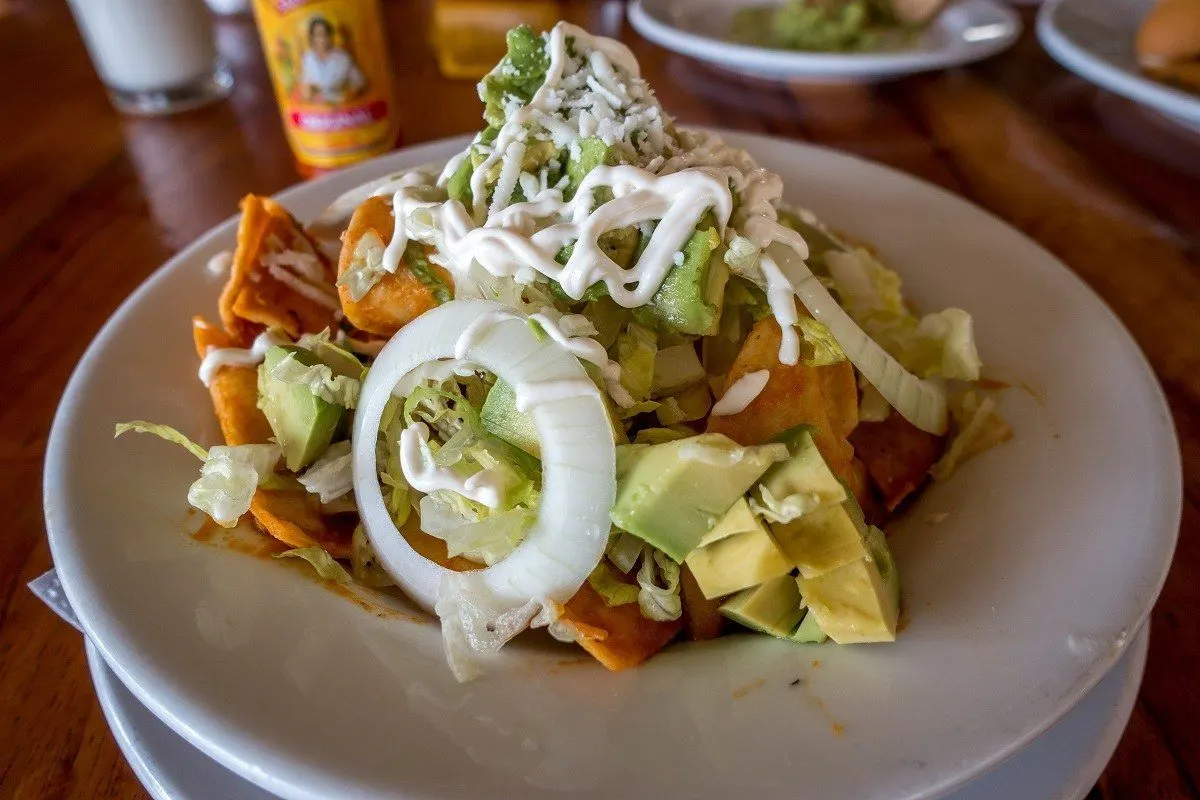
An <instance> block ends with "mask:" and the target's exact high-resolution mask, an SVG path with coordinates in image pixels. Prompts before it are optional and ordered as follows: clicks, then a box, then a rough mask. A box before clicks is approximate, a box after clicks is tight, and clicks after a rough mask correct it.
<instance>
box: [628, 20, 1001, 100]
mask: <svg viewBox="0 0 1200 800" xmlns="http://www.w3.org/2000/svg"><path fill="white" fill-rule="evenodd" d="M770 3H771V0H634V2H632V3H631V4H630V5H629V22H630V24H631V25H633V27H634V29H635V30H636V31H637V32H638V33H640V34H641V35H642V36H645V37H646V38H647V39H649V40H650V41H652V42H654V43H655V44H657V45H660V46H662V47H665V48H666V49H668V50H671V51H673V52H676V53H681V54H683V55H685V56H691V57H692V58H695V59H699V60H700V61H706V62H708V63H710V64H713V65H715V66H718V67H722V68H724V69H727V70H730V71H733V72H739V73H742V74H745V75H752V76H754V77H758V78H767V79H772V80H800V81H813V82H862V83H873V82H877V81H884V80H890V79H893V78H901V77H903V76H905V75H911V74H913V73H917V72H930V71H932V70H938V69H946V68H948V67H956V66H960V65H962V64H970V63H972V62H974V61H979V60H982V59H984V58H989V57H990V56H994V55H996V54H997V53H1000V52H1003V51H1004V50H1007V49H1008V48H1009V47H1010V46H1011V45H1012V43H1013V42H1015V41H1016V40H1017V37H1018V36H1020V35H1021V18H1020V17H1019V16H1017V13H1016V12H1015V11H1013V10H1012V9H1011V8H1008V7H1007V6H1004V5H1002V4H1000V3H998V2H995V1H994V0H959V1H958V2H955V3H953V4H951V5H950V6H949V7H948V8H946V9H945V10H944V11H942V13H941V14H939V15H938V17H937V18H936V19H935V20H934V21H933V22H932V23H930V25H929V26H928V27H927V28H926V29H925V30H924V31H922V32H921V34H920V35H919V36H918V37H917V38H916V39H915V41H913V42H912V44H911V45H909V46H907V47H904V48H896V49H888V50H873V51H865V52H860V53H810V52H802V51H797V50H781V49H776V48H770V47H765V46H763V47H757V46H754V45H748V44H738V43H735V42H731V41H729V39H728V33H729V28H730V24H731V22H732V20H733V15H734V14H735V13H736V12H737V11H738V10H740V9H743V8H747V7H751V6H762V5H769V4H770Z"/></svg>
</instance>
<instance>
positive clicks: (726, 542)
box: [686, 497, 792, 600]
mask: <svg viewBox="0 0 1200 800" xmlns="http://www.w3.org/2000/svg"><path fill="white" fill-rule="evenodd" d="M686 562H687V565H688V568H689V569H691V571H692V575H693V577H695V579H696V583H697V584H698V585H699V586H700V591H701V592H703V593H704V596H705V597H706V598H708V599H709V600H711V599H713V598H714V597H724V596H725V595H727V594H733V593H734V592H738V591H741V590H742V589H745V588H747V587H750V586H757V585H758V584H760V583H764V582H766V581H769V580H771V579H772V578H777V577H779V576H780V575H786V574H787V573H788V572H790V571H791V569H792V564H791V562H789V561H788V560H787V558H785V557H784V555H783V553H782V552H780V550H779V546H778V545H776V544H775V540H774V539H772V538H771V534H770V533H769V532H768V531H767V528H766V526H765V525H763V524H762V522H760V521H759V519H758V518H757V517H755V516H754V514H753V513H751V511H750V506H749V505H748V504H747V503H746V498H744V497H742V498H738V501H737V502H736V503H734V504H733V507H732V508H730V509H729V511H727V512H725V516H723V517H721V519H720V521H718V522H717V524H716V526H715V527H714V528H713V529H712V530H711V531H709V532H708V533H707V534H706V535H705V536H704V538H703V539H701V544H700V546H699V547H697V548H696V549H695V550H693V551H692V552H691V553H689V554H688V557H687V559H686Z"/></svg>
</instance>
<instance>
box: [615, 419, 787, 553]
mask: <svg viewBox="0 0 1200 800" xmlns="http://www.w3.org/2000/svg"><path fill="white" fill-rule="evenodd" d="M780 449H781V448H780V446H779V445H759V446H756V447H742V446H740V445H738V444H737V442H735V441H733V440H732V439H730V438H729V437H727V436H723V435H721V434H719V433H703V434H699V435H697V436H690V437H688V438H686V439H677V440H676V441H673V442H663V443H662V444H654V445H648V446H645V447H642V448H640V449H638V450H635V451H631V457H630V462H629V465H628V469H627V470H626V472H625V474H624V475H622V476H619V477H618V480H617V501H616V504H615V505H614V506H613V510H612V521H613V523H614V524H615V525H616V526H617V527H618V528H620V529H621V530H623V531H628V532H629V533H632V534H633V535H634V536H637V537H638V538H639V539H642V540H643V541H645V542H647V543H649V544H652V545H654V546H655V547H657V548H658V549H659V550H662V551H663V552H664V553H666V554H667V555H669V556H670V557H671V558H673V559H674V560H675V561H677V562H682V561H683V560H684V559H685V558H686V557H687V555H688V554H689V553H691V552H692V551H693V550H695V549H696V546H697V545H698V544H699V543H700V540H701V539H702V538H704V535H705V534H706V533H708V532H709V531H711V530H712V529H713V527H714V526H715V525H716V524H717V522H718V520H720V518H721V517H722V516H724V514H725V512H727V511H728V510H729V507H730V506H732V505H733V504H734V503H735V502H736V501H737V500H738V498H740V497H741V496H742V495H743V494H745V493H746V490H747V489H749V488H750V487H751V486H752V485H753V484H754V482H755V481H756V480H758V478H759V476H760V475H762V474H763V472H765V471H766V469H767V467H769V466H771V464H773V463H774V462H775V460H776V459H777V458H779V457H780V455H781V454H780V452H779V450H780Z"/></svg>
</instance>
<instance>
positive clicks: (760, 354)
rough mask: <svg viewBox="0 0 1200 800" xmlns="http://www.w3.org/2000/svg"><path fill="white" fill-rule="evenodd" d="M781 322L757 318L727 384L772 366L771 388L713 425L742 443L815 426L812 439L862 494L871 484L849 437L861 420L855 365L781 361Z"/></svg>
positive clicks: (711, 421) (831, 465) (711, 423)
mask: <svg viewBox="0 0 1200 800" xmlns="http://www.w3.org/2000/svg"><path fill="white" fill-rule="evenodd" d="M780 338H781V333H780V330H779V323H777V322H776V321H775V320H774V319H773V318H771V317H767V318H766V319H763V320H760V321H759V322H757V323H755V325H754V328H753V329H751V331H750V335H749V336H748V337H746V341H745V342H744V343H743V344H742V349H741V351H740V352H739V353H738V355H737V358H736V359H734V362H733V367H732V368H731V369H730V371H729V377H728V379H727V384H726V385H727V386H728V385H732V384H733V382H734V381H736V380H737V379H738V378H740V377H742V376H743V375H745V374H746V373H748V372H755V371H758V370H762V369H766V370H770V373H771V377H770V379H769V380H768V381H767V385H766V387H764V388H763V390H762V392H761V393H760V394H759V395H758V397H756V398H755V399H754V401H753V402H752V403H750V405H748V406H747V407H746V408H745V410H743V411H741V412H739V413H737V414H731V415H729V416H727V417H710V418H709V420H708V430H709V431H711V432H713V433H723V434H725V435H726V436H728V437H729V438H730V439H733V440H734V441H735V442H738V443H739V444H743V445H752V444H762V443H763V442H766V441H769V440H770V439H771V437H773V436H776V435H778V434H780V433H782V432H783V431H785V430H787V429H788V428H792V427H795V426H796V425H812V426H814V427H815V428H816V433H814V434H813V441H815V442H816V445H817V449H818V450H820V451H821V455H822V456H823V457H824V458H825V461H826V463H828V464H829V468H830V469H831V470H833V473H834V474H835V475H837V476H838V477H839V478H841V479H842V480H844V481H846V483H847V484H849V486H850V487H851V489H852V490H853V491H854V494H855V495H856V496H861V495H862V494H863V493H864V492H865V490H866V487H865V486H864V485H863V483H862V476H861V473H859V472H858V471H856V470H855V469H854V468H853V459H854V449H853V448H852V447H851V446H850V442H849V441H847V437H848V436H849V435H850V432H851V431H853V430H854V428H855V426H856V425H857V424H858V388H857V386H855V383H854V368H853V367H852V366H851V365H850V362H848V361H843V362H841V363H838V364H832V365H830V366H827V367H810V366H807V365H805V364H804V363H803V361H801V362H800V363H798V364H796V365H795V366H791V367H789V366H787V365H785V364H781V363H779V341H780Z"/></svg>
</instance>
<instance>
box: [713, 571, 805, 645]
mask: <svg viewBox="0 0 1200 800" xmlns="http://www.w3.org/2000/svg"><path fill="white" fill-rule="evenodd" d="M719 610H720V612H721V613H722V614H724V615H725V616H727V617H729V618H730V619H731V620H733V621H734V622H737V623H739V624H741V625H745V626H746V627H747V628H750V629H751V630H756V631H758V632H760V633H765V634H768V635H769V636H776V637H778V638H780V639H787V638H789V637H791V635H792V631H794V630H796V626H797V625H799V624H800V618H801V617H802V616H803V615H804V607H803V604H802V603H801V600H800V590H799V589H798V588H797V587H796V580H795V579H794V578H793V577H792V576H790V575H781V576H779V577H778V578H773V579H771V580H769V581H767V582H766V583H762V584H759V585H758V586H755V587H754V588H752V589H746V590H745V591H742V592H739V593H738V594H735V595H734V596H733V597H731V598H729V599H728V600H726V601H725V602H724V603H722V604H721V608H720V609H719Z"/></svg>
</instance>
